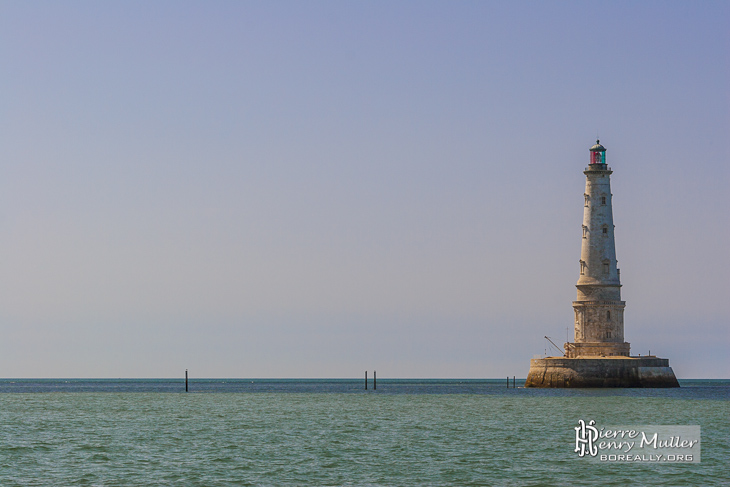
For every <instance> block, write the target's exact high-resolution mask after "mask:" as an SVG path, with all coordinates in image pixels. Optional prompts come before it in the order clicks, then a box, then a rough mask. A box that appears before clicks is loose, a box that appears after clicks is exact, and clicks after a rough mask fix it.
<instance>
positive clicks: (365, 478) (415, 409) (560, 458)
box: [0, 379, 730, 487]
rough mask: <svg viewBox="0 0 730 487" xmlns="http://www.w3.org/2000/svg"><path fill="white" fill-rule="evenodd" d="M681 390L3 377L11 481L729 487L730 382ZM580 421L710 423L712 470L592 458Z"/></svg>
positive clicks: (2, 463) (707, 442)
mask: <svg viewBox="0 0 730 487" xmlns="http://www.w3.org/2000/svg"><path fill="white" fill-rule="evenodd" d="M680 382H681V384H682V388H680V389H615V390H607V389H600V390H591V389H573V390H570V389H568V390H566V389H552V390H544V389H542V390H541V389H521V388H518V389H512V388H510V389H507V387H506V380H505V379H502V380H385V379H381V380H378V383H377V387H378V388H377V390H376V391H373V390H372V380H371V382H370V389H369V390H367V391H366V390H365V389H364V382H363V380H270V379H261V380H258V379H245V380H244V379H225V380H213V379H208V380H191V381H190V392H189V393H187V394H186V393H185V392H184V389H185V385H184V381H180V380H131V379H130V380H124V379H119V380H86V379H83V380H82V379H78V380H61V379H53V380H50V379H49V380H28V379H1V380H0V486H3V487H7V486H33V485H42V486H76V485H90V486H91V485H94V486H96V485H98V486H137V485H139V486H147V485H176V486H178V485H179V486H233V485H267V486H269V485H270V486H280V485H281V486H290V485H312V486H334V485H352V486H417V485H418V486H421V485H457V486H460V485H464V486H469V485H473V486H477V485H510V486H551V485H555V486H563V485H591V486H592V485H595V486H599V485H600V486H604V485H606V486H611V485H615V486H624V485H676V486H693V485H697V486H714V485H730V473H729V472H730V381H727V380H696V381H680ZM523 383H524V379H523ZM518 385H519V381H518ZM579 419H584V420H586V421H587V420H590V419H593V420H595V421H596V422H597V423H598V424H599V425H649V424H668V425H700V426H701V427H702V444H701V447H702V456H701V458H702V461H701V463H699V464H671V465H670V464H648V463H628V464H626V463H624V464H602V463H596V462H593V461H590V460H587V459H586V458H580V457H578V455H577V454H576V453H574V451H573V449H574V448H575V431H574V429H573V428H574V427H575V426H577V424H578V420H579Z"/></svg>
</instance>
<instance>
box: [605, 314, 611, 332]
mask: <svg viewBox="0 0 730 487" xmlns="http://www.w3.org/2000/svg"><path fill="white" fill-rule="evenodd" d="M606 319H607V320H610V319H611V312H610V311H606ZM609 333H611V332H609Z"/></svg>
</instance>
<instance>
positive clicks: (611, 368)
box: [525, 141, 679, 387]
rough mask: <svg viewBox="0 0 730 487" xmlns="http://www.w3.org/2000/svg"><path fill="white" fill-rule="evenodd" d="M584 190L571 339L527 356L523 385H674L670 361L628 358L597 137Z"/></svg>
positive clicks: (607, 181)
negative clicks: (557, 351) (559, 352)
mask: <svg viewBox="0 0 730 487" xmlns="http://www.w3.org/2000/svg"><path fill="white" fill-rule="evenodd" d="M590 155H591V156H590V163H589V164H588V167H587V168H586V169H585V171H584V172H583V174H585V175H586V190H585V193H584V194H583V197H584V207H583V240H582V245H581V252H580V261H579V264H580V275H579V277H578V283H577V284H576V287H577V288H578V295H577V297H576V300H575V301H573V310H574V312H575V341H574V342H569V343H566V344H565V354H564V356H563V357H545V358H541V359H532V360H531V361H530V372H529V374H528V375H527V381H526V382H525V387H679V383H678V382H677V379H676V377H675V376H674V371H672V368H671V367H669V360H668V359H662V358H657V357H654V356H644V357H631V356H630V355H629V348H630V345H629V343H627V342H625V341H624V308H625V307H626V302H624V301H622V300H621V279H620V272H619V269H618V266H617V264H618V261H617V260H616V242H615V239H614V233H613V230H614V225H613V210H612V205H611V198H612V194H611V174H612V173H613V171H611V168H610V167H608V165H607V164H606V148H605V147H603V146H602V145H601V144H600V142H599V141H596V145H594V146H593V147H591V148H590Z"/></svg>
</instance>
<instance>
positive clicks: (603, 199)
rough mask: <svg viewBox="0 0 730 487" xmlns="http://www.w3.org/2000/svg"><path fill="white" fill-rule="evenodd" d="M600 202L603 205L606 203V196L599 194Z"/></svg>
mask: <svg viewBox="0 0 730 487" xmlns="http://www.w3.org/2000/svg"><path fill="white" fill-rule="evenodd" d="M601 204H602V205H605V204H606V197H605V196H601Z"/></svg>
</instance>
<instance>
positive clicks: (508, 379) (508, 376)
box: [507, 376, 509, 389]
mask: <svg viewBox="0 0 730 487" xmlns="http://www.w3.org/2000/svg"><path fill="white" fill-rule="evenodd" d="M507 389H509V376H507Z"/></svg>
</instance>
